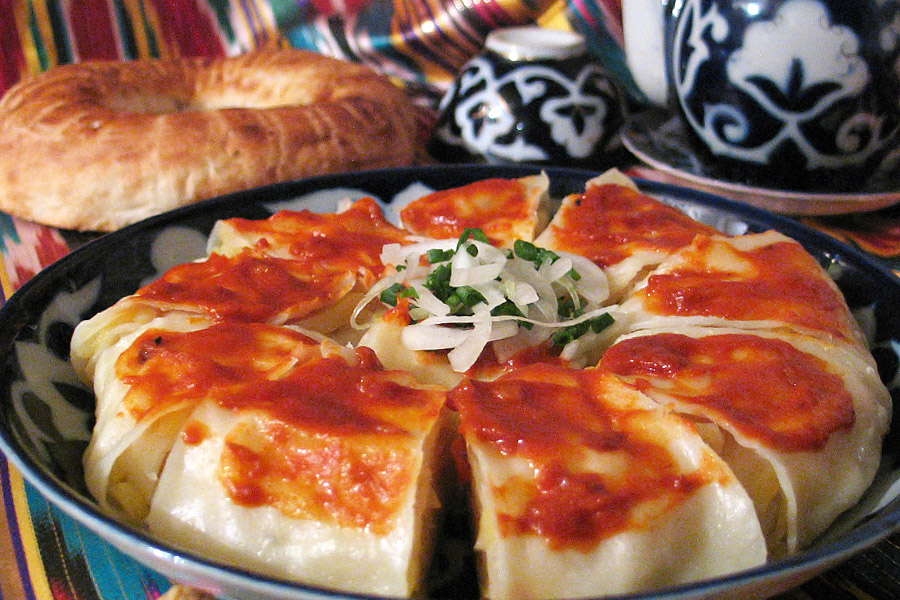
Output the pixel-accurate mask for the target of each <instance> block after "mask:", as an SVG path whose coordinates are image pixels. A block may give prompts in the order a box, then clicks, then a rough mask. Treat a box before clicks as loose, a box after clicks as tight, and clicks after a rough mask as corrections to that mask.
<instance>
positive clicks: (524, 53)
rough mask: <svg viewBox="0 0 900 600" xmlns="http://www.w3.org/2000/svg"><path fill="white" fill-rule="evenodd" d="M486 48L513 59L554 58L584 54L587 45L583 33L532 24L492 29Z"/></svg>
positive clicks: (486, 41)
mask: <svg viewBox="0 0 900 600" xmlns="http://www.w3.org/2000/svg"><path fill="white" fill-rule="evenodd" d="M485 48H487V49H489V50H493V51H494V52H496V53H497V54H500V55H501V56H504V57H506V58H508V59H509V60H515V61H518V60H547V59H551V60H553V59H564V58H571V57H573V56H579V55H581V54H584V53H585V51H586V50H587V44H586V43H585V40H584V37H583V36H582V35H580V34H578V33H575V32H573V31H563V30H561V29H548V28H546V27H540V26H537V25H530V26H524V27H504V28H501V29H495V30H493V31H491V32H490V33H489V34H488V36H487V39H486V40H485Z"/></svg>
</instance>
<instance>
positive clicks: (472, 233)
mask: <svg viewBox="0 0 900 600" xmlns="http://www.w3.org/2000/svg"><path fill="white" fill-rule="evenodd" d="M469 238H472V239H473V240H475V241H476V242H483V243H485V244H490V243H491V240H490V239H488V236H487V235H486V234H485V233H484V231H482V230H481V229H479V228H478V227H475V228H472V227H466V228H465V229H464V230H463V232H462V235H461V236H459V242H457V244H456V249H457V250H458V249H459V248H460V247H461V246H462V245H463V244H464V243H465V242H467V241H469Z"/></svg>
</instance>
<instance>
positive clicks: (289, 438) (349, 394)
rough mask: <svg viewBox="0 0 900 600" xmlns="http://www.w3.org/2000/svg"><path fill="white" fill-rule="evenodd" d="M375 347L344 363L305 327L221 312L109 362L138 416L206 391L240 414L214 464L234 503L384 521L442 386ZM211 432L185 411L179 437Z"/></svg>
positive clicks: (191, 439) (150, 338) (194, 399)
mask: <svg viewBox="0 0 900 600" xmlns="http://www.w3.org/2000/svg"><path fill="white" fill-rule="evenodd" d="M370 354H371V352H365V351H364V352H363V353H362V356H360V358H359V360H357V361H353V362H352V363H350V362H348V361H347V360H345V358H344V357H343V356H341V355H336V354H329V355H327V356H323V355H322V350H321V349H320V346H319V344H318V342H317V341H316V340H312V339H310V338H309V337H307V336H305V335H303V334H302V333H298V332H296V331H293V330H290V329H285V328H280V327H273V326H268V325H263V324H252V323H240V322H228V323H223V324H217V325H213V326H211V327H208V328H206V329H201V330H198V331H192V332H187V333H180V332H169V331H159V330H156V331H152V330H151V331H148V332H146V333H144V334H143V335H141V336H140V337H139V338H138V339H137V340H136V341H135V342H134V343H133V344H132V345H131V347H130V348H129V349H128V350H126V351H125V352H124V353H123V354H122V355H121V356H120V357H119V359H118V361H117V363H116V373H117V375H118V376H119V378H120V380H121V381H122V382H123V383H124V384H126V385H128V386H130V389H129V392H128V393H127V395H126V397H125V401H124V405H125V407H126V409H127V410H128V411H129V412H130V413H131V414H132V415H133V416H134V417H135V418H136V419H137V420H140V419H142V418H145V417H147V416H148V415H152V414H155V413H158V412H161V411H165V410H167V409H169V408H175V409H178V408H181V407H192V406H194V405H196V404H198V403H200V402H202V401H211V402H214V403H215V404H216V405H217V406H219V407H221V408H223V409H226V410H229V411H233V412H234V413H236V414H240V415H246V418H243V419H242V420H241V421H240V423H239V425H238V427H237V428H236V429H235V430H233V431H231V432H229V433H228V435H227V439H226V452H225V454H224V456H223V462H222V467H221V473H220V477H221V478H222V481H223V484H224V485H225V486H226V489H228V490H229V493H230V494H231V497H232V499H234V500H235V502H238V503H240V504H244V505H248V506H258V505H262V504H268V505H272V506H275V507H277V508H279V509H280V510H281V511H282V512H284V513H285V514H289V515H294V516H303V515H305V516H315V517H322V516H323V515H324V516H330V518H332V519H334V520H336V521H337V522H339V523H341V524H344V525H353V526H363V525H364V526H367V527H372V528H374V529H378V530H381V529H385V528H386V527H387V523H388V521H389V520H390V519H391V518H392V517H393V515H394V512H395V510H396V509H397V508H398V507H399V506H400V503H401V502H402V498H404V497H405V495H404V493H403V491H404V490H405V489H406V488H407V486H410V485H413V484H414V481H413V477H412V473H413V472H415V471H414V468H415V460H416V459H414V458H413V456H412V451H411V450H410V448H411V447H415V445H416V443H415V440H416V439H417V438H418V436H421V435H423V434H424V432H425V431H427V429H428V428H429V427H431V426H432V425H433V424H434V422H435V421H436V419H437V418H438V414H439V412H440V410H441V407H442V405H443V401H444V394H443V393H441V392H436V391H432V390H427V389H419V388H417V387H415V384H414V382H413V380H412V378H411V376H409V375H407V374H405V373H401V372H397V371H386V370H384V369H382V368H381V367H380V364H379V363H377V361H374V360H373V357H372V356H370ZM207 436H208V431H206V430H204V429H203V428H202V427H201V424H200V423H197V422H193V421H192V422H190V423H188V427H187V428H186V429H185V432H184V433H183V436H182V439H183V440H184V441H185V443H188V444H192V443H201V442H202V441H204V440H205V439H206V438H207ZM379 528H381V529H379Z"/></svg>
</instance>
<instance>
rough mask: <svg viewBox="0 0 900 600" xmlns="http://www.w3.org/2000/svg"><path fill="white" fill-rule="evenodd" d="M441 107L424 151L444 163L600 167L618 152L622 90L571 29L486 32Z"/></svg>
mask: <svg viewBox="0 0 900 600" xmlns="http://www.w3.org/2000/svg"><path fill="white" fill-rule="evenodd" d="M439 109H440V116H439V119H438V122H437V124H436V126H435V129H434V132H433V135H432V139H431V141H430V144H429V151H430V152H431V154H432V155H433V156H434V157H435V158H437V159H438V160H440V161H442V162H485V163H528V164H537V165H557V166H560V165H561V166H570V167H584V168H592V169H603V168H606V167H608V166H612V165H613V164H614V163H615V161H616V160H617V159H618V158H619V156H620V154H621V151H622V146H621V140H620V137H619V134H620V131H621V129H622V125H623V124H624V120H625V116H624V98H623V94H622V92H621V91H620V89H619V87H618V84H617V82H616V80H615V79H614V78H613V77H612V76H611V75H610V74H609V73H607V72H606V70H604V68H603V66H601V64H600V63H599V61H597V60H595V59H593V58H591V57H590V56H589V54H588V51H587V45H586V42H585V39H584V38H583V37H582V36H581V35H579V34H577V33H573V32H568V31H559V30H552V29H546V28H542V27H510V28H504V29H497V30H494V31H492V32H491V33H490V34H488V37H487V40H486V42H485V50H484V52H482V53H480V54H478V55H477V56H475V57H474V58H472V59H471V60H470V61H469V62H468V63H466V64H465V65H464V66H463V69H462V71H461V72H460V74H459V75H458V77H457V78H456V80H455V81H454V83H453V84H452V86H451V87H450V89H449V90H447V93H446V94H445V95H444V97H443V99H442V100H441V103H440V106H439Z"/></svg>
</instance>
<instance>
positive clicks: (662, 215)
mask: <svg viewBox="0 0 900 600" xmlns="http://www.w3.org/2000/svg"><path fill="white" fill-rule="evenodd" d="M561 210H562V212H561V213H560V215H558V218H560V219H561V220H558V221H557V224H555V225H551V228H552V231H553V233H554V235H555V238H556V240H555V244H554V247H555V248H556V249H559V250H564V251H567V252H572V253H574V254H580V255H582V256H584V257H586V258H589V259H591V260H592V261H594V262H595V263H596V264H598V265H599V266H601V267H608V266H611V265H615V264H618V263H620V262H622V261H623V260H624V259H626V258H628V257H629V256H631V255H633V254H635V253H637V252H640V251H653V252H656V251H661V252H665V253H671V252H673V251H675V250H677V249H678V248H681V247H682V246H686V245H687V244H689V243H691V240H692V239H694V236H695V235H697V234H698V233H707V234H714V233H716V231H715V230H714V229H713V228H711V227H709V226H707V225H704V224H702V223H699V222H697V221H695V220H693V219H691V218H690V217H689V216H687V215H686V214H684V213H683V212H681V211H680V210H678V209H676V208H674V207H671V206H669V205H667V204H664V203H663V202H660V201H659V200H656V199H655V198H652V197H650V196H648V195H646V194H643V193H641V192H639V191H636V190H633V189H631V188H628V187H624V186H620V185H611V184H610V185H595V186H591V187H589V188H588V189H587V190H585V192H584V194H582V195H581V196H580V197H579V198H578V199H577V200H575V202H574V206H570V207H568V208H567V207H566V206H564V207H563V208H562V209H561Z"/></svg>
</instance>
